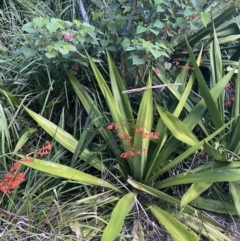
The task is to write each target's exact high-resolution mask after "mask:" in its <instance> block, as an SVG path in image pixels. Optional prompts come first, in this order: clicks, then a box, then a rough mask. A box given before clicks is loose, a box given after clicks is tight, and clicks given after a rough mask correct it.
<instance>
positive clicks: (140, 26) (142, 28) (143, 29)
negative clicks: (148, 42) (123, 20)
mask: <svg viewBox="0 0 240 241" xmlns="http://www.w3.org/2000/svg"><path fill="white" fill-rule="evenodd" d="M146 30H147V28H146V27H143V26H142V25H138V26H137V31H136V34H140V33H144V32H146Z"/></svg>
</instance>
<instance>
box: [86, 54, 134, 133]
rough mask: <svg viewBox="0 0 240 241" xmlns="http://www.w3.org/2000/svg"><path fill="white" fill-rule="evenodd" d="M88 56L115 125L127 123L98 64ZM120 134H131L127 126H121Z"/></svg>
mask: <svg viewBox="0 0 240 241" xmlns="http://www.w3.org/2000/svg"><path fill="white" fill-rule="evenodd" d="M86 54H87V56H88V60H89V62H90V65H91V67H92V70H93V72H94V75H95V78H96V81H97V83H98V86H99V88H100V89H101V92H102V94H103V96H104V98H105V100H106V102H107V106H108V108H109V110H110V112H111V116H112V118H113V121H114V122H115V123H119V124H121V123H125V122H126V116H125V115H124V114H123V113H121V110H120V109H119V107H118V105H117V103H116V101H115V99H114V96H113V94H112V93H111V91H110V89H109V87H108V85H107V83H106V81H105V79H104V77H103V76H102V74H101V72H100V71H99V69H98V68H97V66H96V64H95V63H94V62H93V61H92V59H91V57H90V56H89V55H88V53H86ZM119 132H125V133H129V130H128V128H127V126H126V125H121V127H120V129H119Z"/></svg>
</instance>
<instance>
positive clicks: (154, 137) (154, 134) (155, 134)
mask: <svg viewBox="0 0 240 241" xmlns="http://www.w3.org/2000/svg"><path fill="white" fill-rule="evenodd" d="M159 136H160V134H159V132H150V133H149V137H150V138H152V139H158V138H159Z"/></svg>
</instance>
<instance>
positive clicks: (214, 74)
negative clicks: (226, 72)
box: [210, 26, 225, 135]
mask: <svg viewBox="0 0 240 241" xmlns="http://www.w3.org/2000/svg"><path fill="white" fill-rule="evenodd" d="M210 68H211V83H212V85H213V86H214V85H216V83H217V82H218V81H219V80H220V79H221V78H222V77H223V67H222V56H221V50H220V46H219V43H218V39H217V35H216V31H215V28H214V26H213V42H212V43H211V44H210ZM224 98H225V93H224V92H223V93H222V94H221V95H220V96H219V98H218V99H217V102H216V105H217V108H218V110H219V112H220V114H221V116H222V119H224V115H225V106H224ZM223 135H224V134H223Z"/></svg>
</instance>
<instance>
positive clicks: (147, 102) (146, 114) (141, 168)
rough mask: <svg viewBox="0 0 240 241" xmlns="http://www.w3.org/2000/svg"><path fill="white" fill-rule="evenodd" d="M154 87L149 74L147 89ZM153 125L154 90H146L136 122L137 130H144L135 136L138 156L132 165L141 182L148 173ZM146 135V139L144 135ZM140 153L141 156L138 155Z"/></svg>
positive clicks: (134, 158) (135, 177)
mask: <svg viewBox="0 0 240 241" xmlns="http://www.w3.org/2000/svg"><path fill="white" fill-rule="evenodd" d="M148 86H152V75H151V73H149V76H148V80H147V83H146V87H148ZM152 123H153V96H152V89H148V90H145V91H144V93H143V97H142V100H141V103H140V107H139V110H138V116H137V121H136V128H139V127H140V128H143V131H142V132H141V133H138V132H135V134H134V150H135V153H136V155H135V156H134V157H133V164H132V165H131V168H132V173H133V177H134V179H135V180H137V181H140V180H142V178H143V175H144V172H145V171H146V168H145V167H146V162H147V153H148V148H149V142H150V137H149V135H148V134H149V133H150V132H151V131H152ZM144 134H146V135H147V136H146V138H143V137H142V135H144ZM138 151H140V152H141V155H137V152H138Z"/></svg>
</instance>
